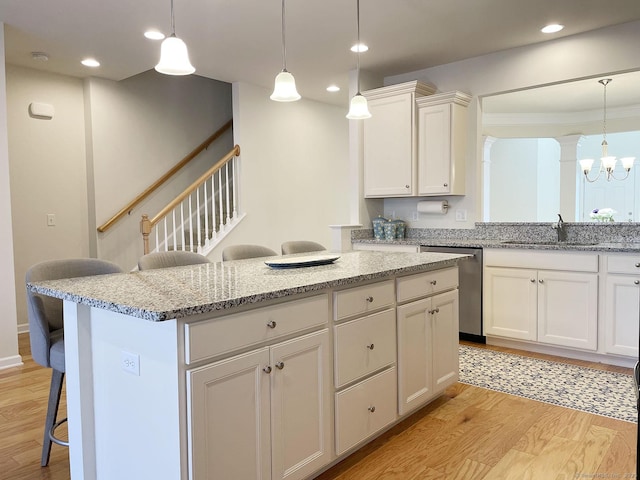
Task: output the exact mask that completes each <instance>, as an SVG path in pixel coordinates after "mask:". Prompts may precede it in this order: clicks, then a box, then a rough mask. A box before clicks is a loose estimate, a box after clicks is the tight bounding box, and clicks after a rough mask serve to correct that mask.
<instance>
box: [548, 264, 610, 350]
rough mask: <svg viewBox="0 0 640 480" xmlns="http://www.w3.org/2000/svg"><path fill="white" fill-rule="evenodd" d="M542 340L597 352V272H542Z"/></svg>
mask: <svg viewBox="0 0 640 480" xmlns="http://www.w3.org/2000/svg"><path fill="white" fill-rule="evenodd" d="M538 341H539V342H544V343H550V344H553V345H562V346H566V347H576V348H582V349H586V350H596V348H597V346H598V275H597V274H596V273H572V272H553V271H540V272H538Z"/></svg>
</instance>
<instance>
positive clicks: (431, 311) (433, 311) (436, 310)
mask: <svg viewBox="0 0 640 480" xmlns="http://www.w3.org/2000/svg"><path fill="white" fill-rule="evenodd" d="M429 313H430V314H431V315H433V314H434V313H440V309H439V308H434V309H433V310H429Z"/></svg>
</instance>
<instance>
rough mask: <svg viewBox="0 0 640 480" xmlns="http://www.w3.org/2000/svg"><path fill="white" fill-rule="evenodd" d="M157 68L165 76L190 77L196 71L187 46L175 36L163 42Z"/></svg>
mask: <svg viewBox="0 0 640 480" xmlns="http://www.w3.org/2000/svg"><path fill="white" fill-rule="evenodd" d="M155 68H156V71H158V72H160V73H164V74H165V75H190V74H192V73H193V72H195V71H196V69H195V68H194V67H193V65H191V62H190V61H189V52H187V45H186V44H185V43H184V42H183V41H182V40H180V39H179V38H178V37H176V36H175V34H172V35H171V36H169V37H167V38H165V39H164V40H163V41H162V45H161V47H160V61H159V62H158V64H157V65H156V67H155Z"/></svg>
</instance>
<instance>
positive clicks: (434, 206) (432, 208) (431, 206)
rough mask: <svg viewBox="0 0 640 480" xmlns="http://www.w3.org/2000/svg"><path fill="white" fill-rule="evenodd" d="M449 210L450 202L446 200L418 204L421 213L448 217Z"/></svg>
mask: <svg viewBox="0 0 640 480" xmlns="http://www.w3.org/2000/svg"><path fill="white" fill-rule="evenodd" d="M448 209H449V202H447V201H446V200H439V201H434V200H426V201H421V202H418V205H417V210H418V212H417V213H418V214H419V213H426V214H436V215H438V214H439V215H446V214H447V211H448Z"/></svg>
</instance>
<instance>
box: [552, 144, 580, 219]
mask: <svg viewBox="0 0 640 480" xmlns="http://www.w3.org/2000/svg"><path fill="white" fill-rule="evenodd" d="M582 138H583V137H582V135H567V136H565V137H558V138H556V140H557V141H558V143H559V144H560V214H561V215H562V218H563V219H564V220H565V221H566V222H575V221H576V220H577V218H578V171H579V168H578V147H579V146H580V141H581V140H582Z"/></svg>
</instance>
